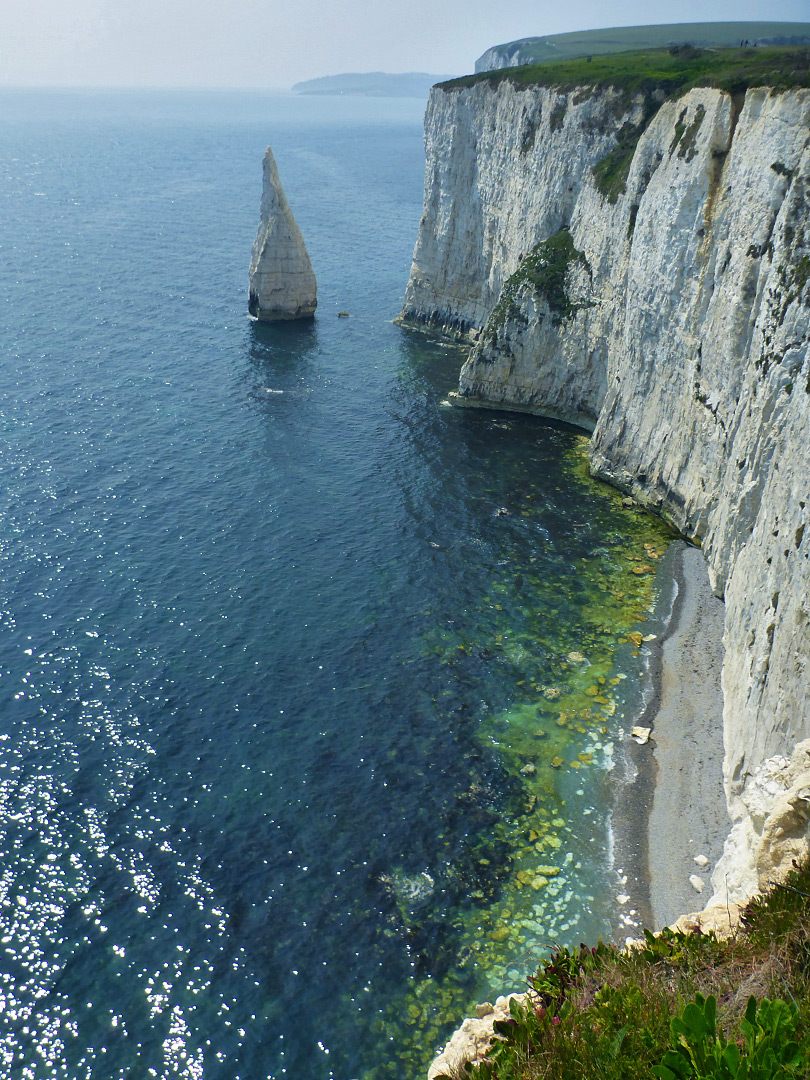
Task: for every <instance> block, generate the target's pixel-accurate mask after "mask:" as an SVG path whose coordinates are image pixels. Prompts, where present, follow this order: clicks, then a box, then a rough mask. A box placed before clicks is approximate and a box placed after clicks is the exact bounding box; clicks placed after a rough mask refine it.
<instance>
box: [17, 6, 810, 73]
mask: <svg viewBox="0 0 810 1080" xmlns="http://www.w3.org/2000/svg"><path fill="white" fill-rule="evenodd" d="M760 19H769V20H779V21H810V0H768V3H767V4H765V3H762V2H760V3H754V2H750V0H679V2H677V3H672V2H671V0H670V2H669V3H662V2H661V0H645V2H641V0H627V2H625V3H623V4H621V5H618V6H616V7H614V6H612V5H610V6H609V5H605V4H604V3H596V2H594V0H568V2H566V3H560V2H559V0H554V2H553V3H552V2H548V0H293V2H291V0H0V85H6V86H188V87H192V86H200V87H202V86H217V87H267V88H273V89H286V88H289V87H290V86H291V85H292V84H293V83H294V82H297V81H300V80H303V79H311V78H316V77H317V76H319V75H335V74H339V73H341V72H355V71H391V72H400V71H426V72H430V73H431V74H436V75H462V74H466V73H467V72H470V71H472V70H473V67H474V64H475V61H476V59H477V58H478V57H479V56H480V55H481V53H482V52H484V50H485V49H487V48H489V47H490V46H491V45H497V44H500V43H502V42H506V41H512V40H514V39H515V38H520V37H529V36H540V35H543V34H561V33H565V32H567V31H571V30H587V29H594V28H599V27H605V26H634V25H644V24H649V23H667V22H716V21H743V20H760Z"/></svg>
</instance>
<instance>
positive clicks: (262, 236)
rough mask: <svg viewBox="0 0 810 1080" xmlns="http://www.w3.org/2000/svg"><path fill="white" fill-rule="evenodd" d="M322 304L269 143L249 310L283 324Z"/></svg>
mask: <svg viewBox="0 0 810 1080" xmlns="http://www.w3.org/2000/svg"><path fill="white" fill-rule="evenodd" d="M317 304H318V286H317V283H316V281H315V272H314V271H313V269H312V263H311V262H310V259H309V255H308V253H307V249H306V246H305V244H304V238H303V236H302V235H301V230H300V229H299V228H298V224H297V222H296V220H295V218H294V217H293V212H292V210H291V209H290V204H289V203H288V202H287V196H286V195H285V194H284V189H283V188H282V186H281V180H280V179H279V175H278V168H277V167H276V162H275V158H274V157H273V151H272V150H271V149H270V147H269V146H268V147H267V152H266V153H265V155H264V164H263V186H262V205H261V220H260V221H259V231H258V232H257V234H256V240H255V241H254V244H253V252H252V255H251V258H250V299H249V302H248V310H249V311H250V314H251V315H255V317H256V318H257V319H260V320H261V321H263V322H283V321H286V320H289V319H309V318H311V317H312V316H313V315H314V314H315V308H316V307H317Z"/></svg>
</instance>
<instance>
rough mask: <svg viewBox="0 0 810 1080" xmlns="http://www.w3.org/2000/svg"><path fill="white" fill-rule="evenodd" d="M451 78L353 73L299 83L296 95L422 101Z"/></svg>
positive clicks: (418, 72) (375, 72) (411, 73)
mask: <svg viewBox="0 0 810 1080" xmlns="http://www.w3.org/2000/svg"><path fill="white" fill-rule="evenodd" d="M448 78H451V76H449V75H429V74H427V73H426V72H424V71H407V72H405V73H404V74H401V75H391V74H388V73H386V72H384V71H366V72H362V73H357V72H349V73H347V74H344V75H324V76H322V77H321V78H319V79H307V80H306V81H305V82H299V83H296V84H295V85H294V86H293V92H294V93H296V94H350V95H354V96H360V97H418V98H421V97H423V98H426V97H427V96H428V93H429V91H430V88H431V86H433V85H434V84H435V83H438V82H444V81H445V80H446V79H448Z"/></svg>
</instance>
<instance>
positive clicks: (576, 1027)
mask: <svg viewBox="0 0 810 1080" xmlns="http://www.w3.org/2000/svg"><path fill="white" fill-rule="evenodd" d="M529 982H530V986H531V990H532V994H531V1000H527V1001H526V1003H525V1004H523V1005H520V1004H518V1003H517V1002H513V1004H512V1010H511V1012H512V1016H511V1019H509V1020H506V1021H503V1022H500V1023H498V1024H496V1029H497V1032H498V1034H499V1036H500V1039H499V1040H496V1042H495V1043H494V1044H493V1047H492V1049H491V1050H490V1053H489V1056H488V1058H487V1060H485V1061H483V1062H480V1063H478V1064H476V1065H472V1064H471V1065H468V1066H467V1067H466V1069H464V1068H460V1069H458V1070H457V1072H458V1075H459V1076H465V1075H466V1076H470V1077H471V1078H474V1080H495V1078H496V1077H497V1080H541V1078H548V1080H552V1078H553V1080H597V1078H598V1080H691V1078H695V1080H697V1078H706V1080H776V1078H777V1077H778V1078H789V1077H796V1078H798V1077H807V1076H808V1075H810V868H809V867H805V868H803V869H800V870H797V871H795V872H793V873H792V874H791V875H790V876H789V878H788V879H787V881H786V882H785V883H784V884H781V885H774V887H773V891H772V892H771V893H770V894H769V895H768V896H765V897H762V898H759V899H757V900H754V901H752V902H751V904H749V906H748V908H747V909H746V910H745V912H744V913H743V916H742V926H741V928H740V929H739V930H738V931H737V932H736V933H735V934H734V935H733V936H732V937H731V938H729V939H727V940H724V941H720V940H717V938H715V936H714V935H713V934H707V935H702V934H699V933H694V934H683V933H674V932H672V931H669V930H665V931H664V932H663V933H662V934H661V935H660V936H659V937H654V936H653V935H652V934H650V933H649V932H648V933H646V935H645V941H644V943H643V944H641V945H640V946H639V947H638V948H633V949H630V950H626V951H622V950H620V949H618V948H616V947H615V946H610V945H605V944H603V943H602V942H600V943H599V944H598V945H597V946H595V947H593V948H589V947H588V946H586V945H581V946H580V947H579V949H572V950H569V949H558V950H556V951H555V953H554V954H553V955H552V957H551V959H550V960H549V961H548V962H547V963H546V964H545V965H544V966H543V967H541V968H540V970H539V971H538V972H537V974H536V976H534V977H533V978H532V979H530V980H529Z"/></svg>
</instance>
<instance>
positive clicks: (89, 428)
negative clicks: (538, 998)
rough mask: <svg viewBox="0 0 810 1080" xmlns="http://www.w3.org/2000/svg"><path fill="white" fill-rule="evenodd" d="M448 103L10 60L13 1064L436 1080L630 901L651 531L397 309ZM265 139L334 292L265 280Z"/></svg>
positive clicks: (7, 668) (7, 541) (0, 398)
mask: <svg viewBox="0 0 810 1080" xmlns="http://www.w3.org/2000/svg"><path fill="white" fill-rule="evenodd" d="M421 113H422V105H421V103H419V102H415V101H410V100H385V101H376V100H364V99H340V98H338V99H323V98H317V99H313V98H294V97H288V96H284V95H275V96H274V95H269V94H267V95H262V94H241V93H235V92H234V93H229V94H225V93H217V94H214V93H204V92H197V93H186V94H183V93H171V94H169V93H159V92H141V93H135V92H126V93H125V92H120V93H116V92H109V93H98V92H96V93H90V92H81V91H75V92H69V93H68V92H64V93H59V92H55V91H25V92H23V91H4V92H2V94H0V168H2V173H1V174H0V207H1V208H2V209H0V284H1V286H2V288H1V290H0V297H1V301H0V302H1V303H2V307H1V308H0V343H2V353H1V354H0V355H2V365H0V420H1V421H2V431H1V432H0V454H2V473H1V474H0V479H1V480H2V491H0V565H2V576H1V577H0V700H1V701H2V707H0V938H1V939H2V940H1V941H0V1073H2V1075H3V1076H7V1077H9V1078H13V1080H18V1078H19V1080H22V1078H26V1080H46V1078H48V1080H50V1078H56V1077H60V1078H69V1080H84V1078H91V1077H92V1078H93V1080H100V1078H108V1077H109V1078H124V1077H133V1078H140V1077H165V1078H169V1077H184V1078H189V1080H201V1078H203V1077H204V1078H206V1080H235V1078H237V1077H241V1078H244V1080H257V1078H265V1077H266V1078H279V1077H282V1076H285V1075H288V1076H295V1077H302V1076H306V1077H307V1078H310V1080H321V1078H323V1080H325V1078H327V1077H333V1076H334V1077H336V1078H337V1080H351V1078H352V1077H356V1076H360V1075H364V1076H374V1077H377V1076H379V1077H383V1076H392V1077H395V1076H396V1077H403V1076H405V1077H407V1076H416V1075H419V1074H420V1073H421V1070H422V1069H423V1067H424V1064H425V1062H426V1061H427V1060H429V1058H430V1056H431V1052H432V1050H433V1049H434V1048H435V1047H436V1046H437V1045H439V1044H440V1043H441V1041H442V1040H443V1038H444V1036H445V1035H446V1034H447V1032H448V1030H449V1029H451V1028H452V1027H453V1025H454V1022H456V1021H457V1020H458V1018H459V1016H460V1015H462V1013H463V1010H464V1009H466V1008H469V1006H470V1005H471V1004H472V1003H473V1002H474V1001H475V1000H480V998H481V997H483V996H486V994H487V993H489V992H494V988H496V987H504V988H509V986H510V981H511V983H512V984H513V987H514V988H519V986H520V985H521V983H522V980H523V978H524V976H525V972H526V970H528V969H529V968H530V967H531V965H532V963H533V962H536V959H537V957H538V955H539V954H540V952H541V951H542V948H543V947H544V946H546V945H547V944H548V943H549V942H550V941H552V940H557V941H562V942H563V943H565V942H567V941H568V940H571V941H574V940H577V941H578V940H579V938H580V936H589V937H590V938H594V937H595V936H596V935H597V934H599V933H609V932H611V930H612V929H613V928H614V926H613V921H612V920H613V917H614V916H613V912H614V906H615V905H614V903H613V895H614V894H615V891H616V881H615V876H616V873H615V868H614V867H613V866H612V865H611V852H610V836H609V831H608V829H607V827H606V817H607V808H608V807H609V805H610V799H611V793H610V772H609V764H610V753H611V740H612V738H613V737H614V735H615V727H614V726H611V725H615V723H616V721H617V718H619V717H621V716H622V715H623V708H624V705H623V699H622V698H621V696H620V693H619V692H620V691H621V690H622V689H624V687H623V685H622V683H621V681H620V680H622V679H624V681H625V686H626V687H630V686H631V684H633V680H634V679H637V674H638V672H637V670H636V667H634V664H635V663H636V661H635V660H634V659H633V658H632V652H633V651H634V650H632V649H631V647H630V646H631V645H632V642H631V643H629V644H628V643H627V638H626V637H622V636H621V635H622V633H625V634H626V631H627V629H628V627H629V626H630V625H631V623H632V622H633V620H634V619H636V618H637V617H638V618H642V617H643V615H642V612H643V611H645V610H648V607H649V602H650V594H649V589H648V590H647V592H644V590H643V589H642V585H644V584H645V583H646V582H648V580H651V579H648V577H646V576H644V575H637V576H635V577H632V576H628V574H627V570H628V566H629V565H631V564H629V563H627V562H626V559H628V558H629V559H631V560H636V563H638V561H639V560H640V559H643V558H645V557H646V556H645V555H644V550H646V551H647V553H648V555H649V553H650V552H652V555H650V557H652V558H654V557H655V556H656V555H657V554H658V552H655V551H653V549H652V547H650V546H649V545H650V544H651V543H653V542H654V543H658V542H659V540H660V537H659V538H658V540H656V539H655V536H656V535H657V534H655V533H654V529H653V527H652V526H650V525H648V524H647V523H645V522H643V521H641V520H640V519H639V518H637V517H635V516H633V515H627V514H623V512H622V511H621V508H620V507H618V506H617V504H616V500H615V499H612V497H610V496H609V495H608V494H606V493H605V492H604V491H603V490H601V489H598V488H597V487H596V485H593V484H590V483H588V482H587V481H586V480H585V479H584V478H583V477H582V471H581V469H579V470H578V468H577V460H578V453H579V451H578V449H577V447H578V440H577V436H576V435H575V433H573V432H571V431H570V430H565V429H563V428H561V427H559V426H556V427H555V426H549V425H546V424H543V423H542V422H541V421H539V420H535V419H532V418H528V417H504V416H498V415H497V414H486V413H478V412H465V411H457V410H452V409H448V408H446V407H444V406H442V404H441V402H442V399H443V398H444V396H445V395H446V392H447V390H448V389H450V388H452V386H453V384H454V382H455V379H456V375H457V371H458V366H459V362H460V355H459V353H458V351H457V350H455V349H452V348H449V347H445V346H442V345H440V344H437V343H435V342H430V341H429V340H427V339H423V338H421V337H419V336H417V335H414V334H412V333H409V332H408V331H405V330H402V329H400V328H399V327H397V326H395V325H394V324H393V322H392V319H393V318H394V316H395V315H396V314H397V312H398V310H399V308H400V306H401V302H402V296H403V292H404V286H405V283H406V281H407V275H408V269H409V265H410V255H411V251H412V248H413V243H414V239H415V236H416V230H417V226H418V222H419V216H420V212H421V205H422V184H423V170H424V156H423V145H422V115H421ZM268 143H272V145H273V149H274V153H275V156H276V159H277V162H278V164H279V169H280V173H281V177H282V181H283V183H284V185H285V188H286V191H287V194H288V197H289V199H290V202H291V204H292V206H293V209H294V212H295V214H296V216H297V219H298V221H299V224H300V226H301V228H302V231H303V233H304V236H305V238H306V240H307V244H308V247H309V250H310V254H311V257H312V261H313V264H314V267H315V270H316V274H317V276H318V282H319V308H318V314H317V317H316V319H315V320H314V321H312V322H310V323H304V324H298V325H288V326H275V327H269V326H263V325H259V324H257V323H255V322H253V321H252V320H250V319H249V318H248V316H247V266H248V260H249V254H250V247H251V244H252V240H253V237H254V234H255V228H256V225H257V218H258V206H259V197H260V182H261V158H262V154H263V152H264V148H265V146H266V145H267V144H268ZM338 311H348V312H349V313H350V317H349V318H338V317H337V312H338ZM504 511H505V512H504ZM651 529H652V530H653V531H650V530H651ZM651 537H652V538H653V539H652V540H651ZM645 543H646V544H647V545H648V547H647V548H646V549H644V550H642V546H643V544H645ZM633 551H635V552H636V554H632V552H633ZM639 552H640V554H639ZM628 553H629V554H628ZM645 574H646V570H645ZM645 605H646V606H645ZM622 619H624V620H625V623H626V625H625V623H623V622H622ZM627 620H629V621H627ZM635 651H637V650H635ZM572 657H573V659H572ZM578 657H582V659H578ZM586 667H588V668H590V673H587V672H586ZM597 676H598V677H597ZM625 676H629V677H628V678H627V679H625ZM610 694H613V695H614V696H612V697H611V696H609V695H610ZM583 695H590V698H589V697H588V696H583ZM625 697H626V698H627V699H628V700H629V699H630V698H632V692H631V691H630V690H629V689H628V690H627V692H626V695H625ZM566 702H568V703H569V704H568V705H566ZM571 703H573V705H572V704H571ZM563 706H565V708H566V709H568V711H567V712H566V711H564V709H563ZM591 706H593V708H591ZM561 740H563V741H561ZM558 754H559V755H561V757H560V758H559V760H560V762H562V757H564V758H565V762H564V766H563V767H562V768H561V767H560V765H559V764H554V765H553V766H552V765H551V762H552V761H555V762H556V761H557V758H556V756H555V755H558ZM527 763H528V769H527ZM569 766H570V767H569ZM586 774H587V775H586ZM552 863H553V864H554V865H546V866H545V867H544V865H543V864H552ZM535 864H538V865H539V866H540V870H541V871H543V873H542V874H541V876H542V877H543V880H542V881H540V880H539V879H534V878H532V877H531V875H532V874H536V873H539V872H540V871H538V870H537V866H536V865H535ZM521 873H522V874H523V878H520V874H521ZM541 901H542V902H541ZM504 920H506V921H507V922H508V925H509V927H510V929H509V933H508V935H507V934H506V931H505V930H504V929H503V927H504Z"/></svg>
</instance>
